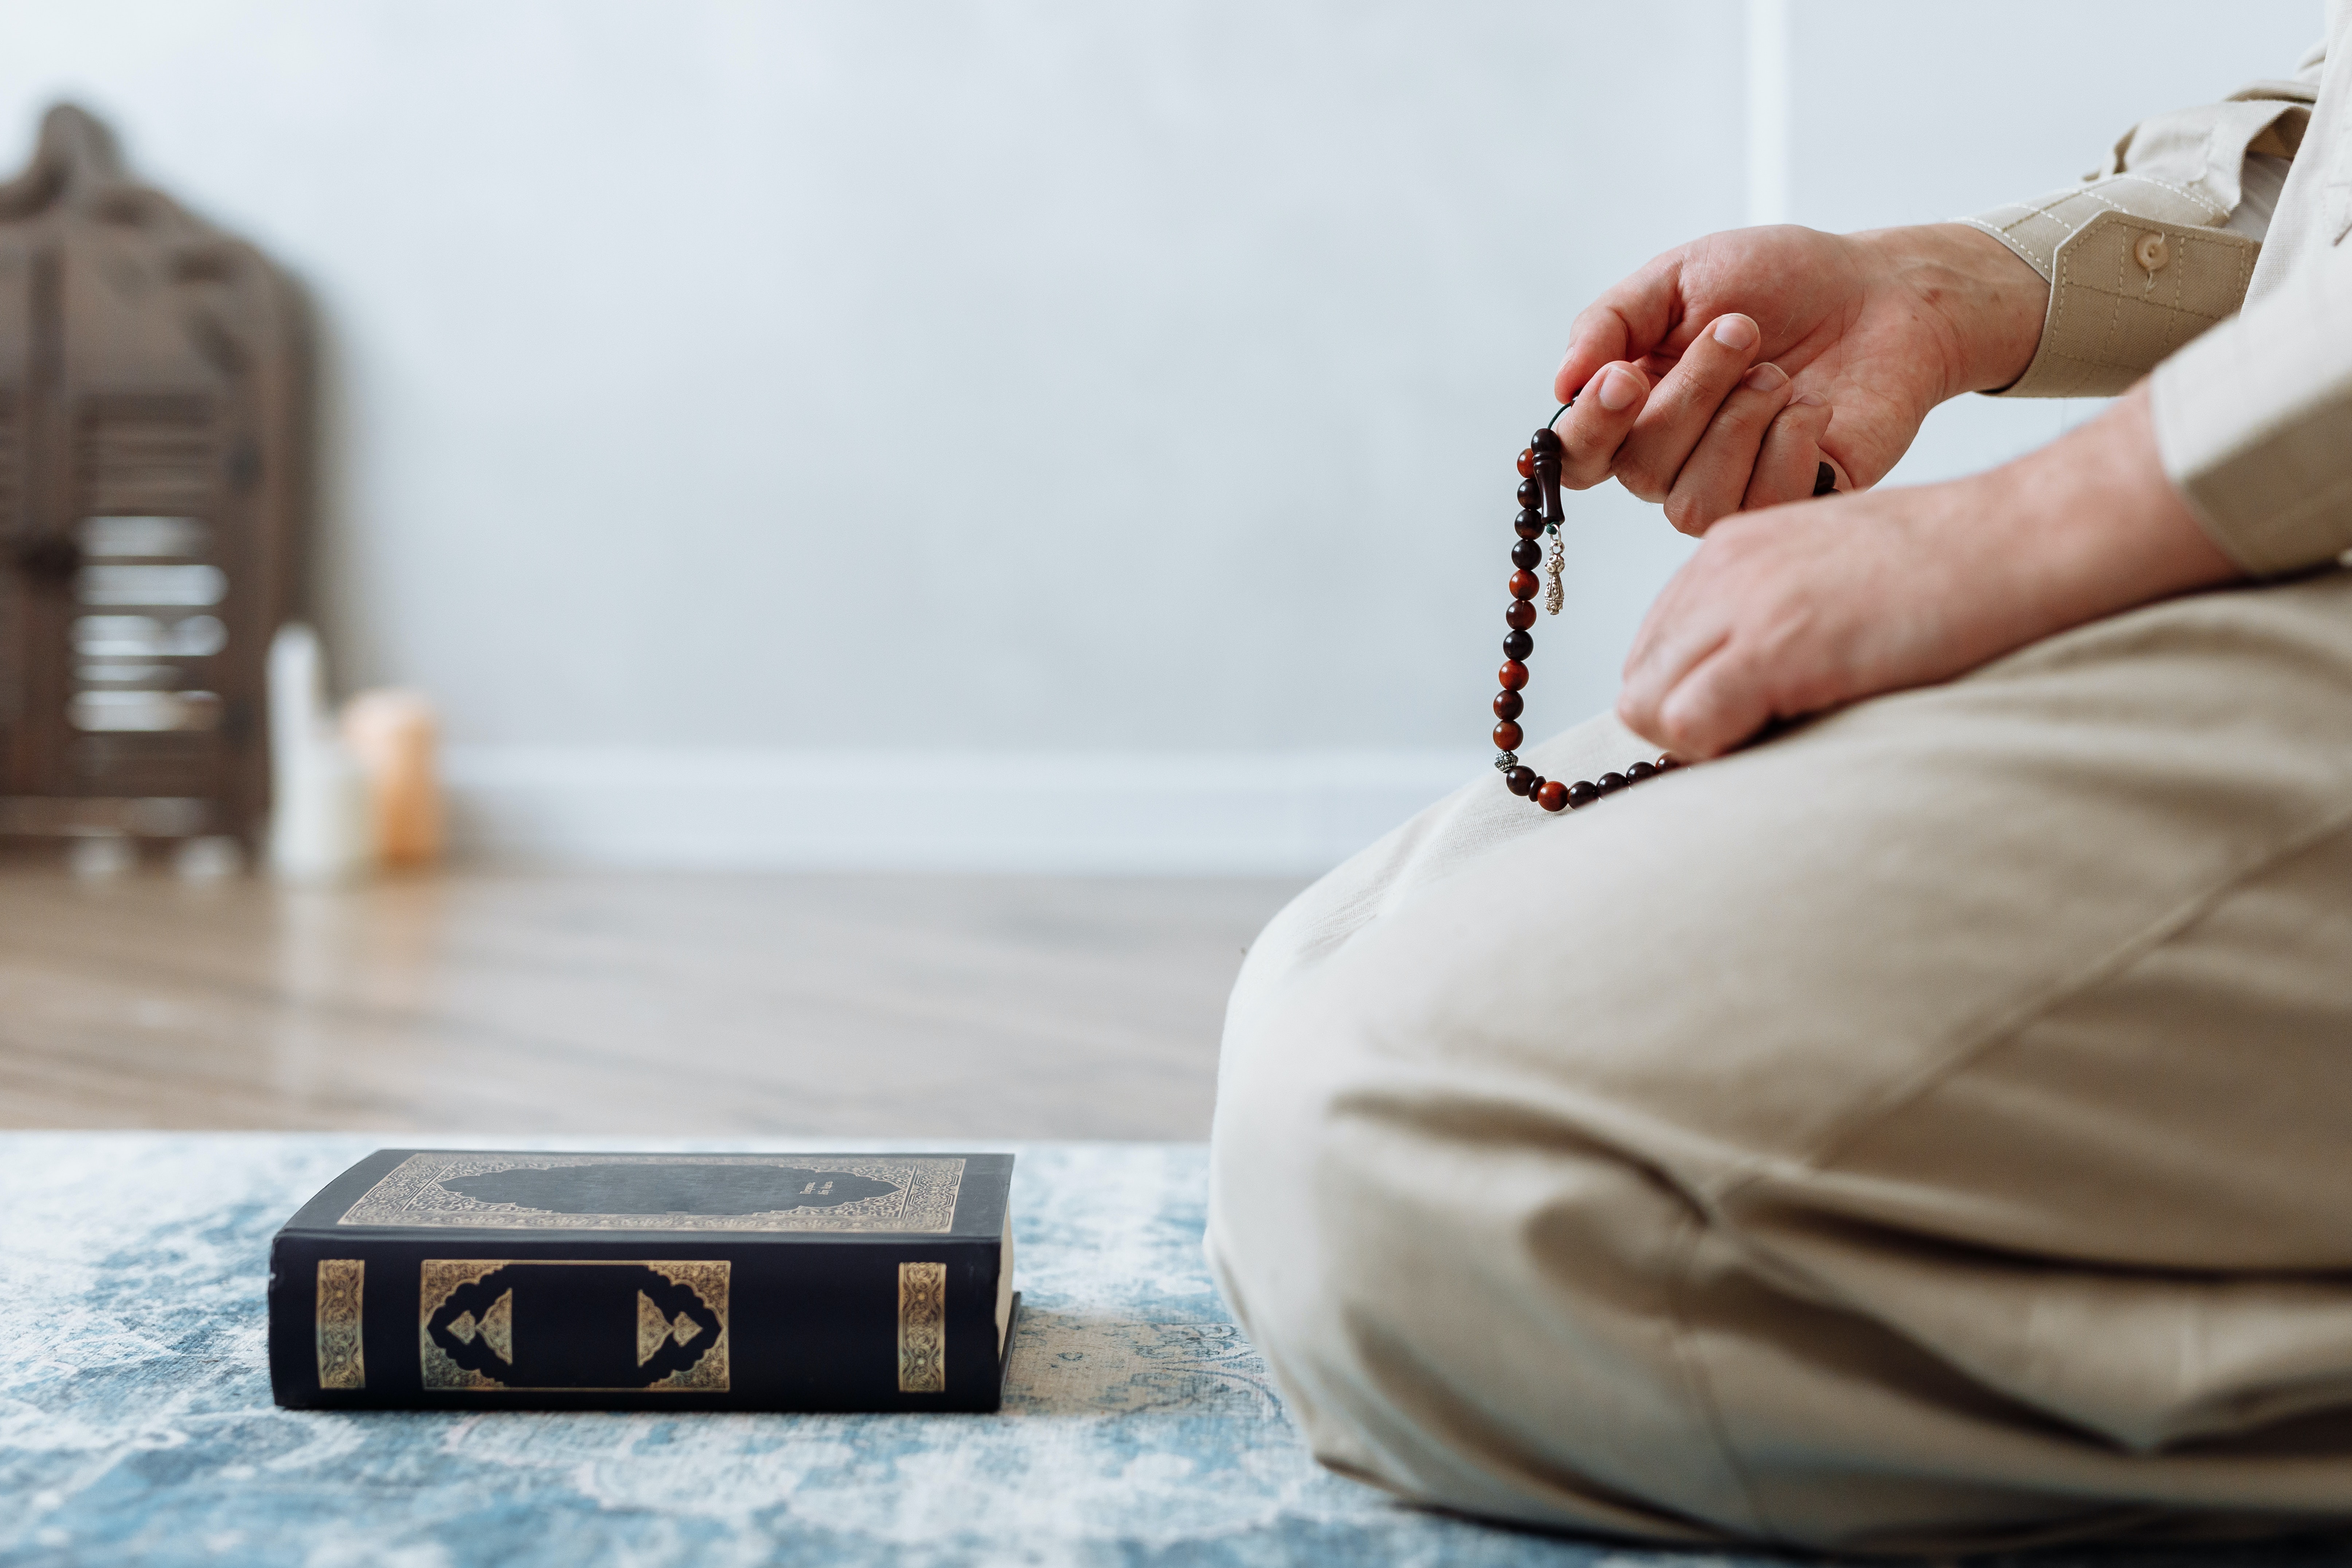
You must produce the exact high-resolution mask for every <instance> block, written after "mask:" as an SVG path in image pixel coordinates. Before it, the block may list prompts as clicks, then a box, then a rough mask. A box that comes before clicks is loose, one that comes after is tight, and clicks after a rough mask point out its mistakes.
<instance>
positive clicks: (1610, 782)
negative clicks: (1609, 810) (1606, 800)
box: [1592, 773, 1625, 795]
mask: <svg viewBox="0 0 2352 1568" xmlns="http://www.w3.org/2000/svg"><path fill="white" fill-rule="evenodd" d="M1592 787H1593V788H1594V789H1597V790H1599V791H1600V792H1601V794H1602V795H1615V794H1616V793H1617V792H1618V791H1619V790H1621V789H1623V788H1624V787H1625V775H1624V774H1623V773H1602V774H1601V776H1600V777H1599V778H1597V779H1594V780H1593V781H1592Z"/></svg>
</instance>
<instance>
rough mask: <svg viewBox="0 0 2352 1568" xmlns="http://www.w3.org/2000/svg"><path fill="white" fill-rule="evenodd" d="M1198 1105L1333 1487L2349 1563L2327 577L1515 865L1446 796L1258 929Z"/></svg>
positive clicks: (1677, 793) (2350, 1183)
mask: <svg viewBox="0 0 2352 1568" xmlns="http://www.w3.org/2000/svg"><path fill="white" fill-rule="evenodd" d="M1640 755H1643V746H1642V745H1641V743H1640V742H1637V741H1635V740H1634V739H1633V738H1632V737H1631V736H1629V735H1627V734H1626V733H1625V732H1624V731H1622V729H1620V728H1619V727H1618V726H1617V725H1616V724H1615V723H1614V722H1613V721H1608V720H1596V721H1592V722H1591V723H1589V724H1586V725H1584V726H1582V727H1581V728H1580V729H1577V730H1574V731H1570V732H1569V733H1567V734H1566V735H1563V736H1560V737H1559V738H1557V739H1555V740H1553V741H1551V742H1547V743H1546V744H1545V745H1543V746H1541V747H1539V748H1538V749H1536V751H1535V752H1534V753H1533V756H1532V761H1533V762H1534V763H1535V765H1536V766H1537V767H1538V769H1539V770H1540V771H1542V772H1543V773H1547V774H1549V775H1550V776H1553V777H1566V778H1576V777H1591V776H1593V775H1594V774H1596V773H1600V772H1601V771H1603V770H1605V769H1607V768H1610V767H1622V766H1623V764H1624V763H1627V762H1629V761H1631V760H1633V758H1635V757H1638V756H1640ZM1224 1053H1225V1054H1224V1059H1223V1068H1222V1078H1221V1081H1220V1085H1219V1092H1218V1105H1217V1121H1216V1133H1215V1147H1214V1152H1213V1194H1212V1200H1211V1208H1210V1223H1209V1243H1208V1245H1209V1252H1210V1258H1211V1261H1212V1263H1213V1266H1214V1267H1215V1268H1216V1270H1217V1272H1218V1277H1219V1279H1220V1281H1221V1282H1222V1284H1223V1288H1224V1289H1225V1291H1226V1294H1227V1296H1228V1298H1229V1300H1231V1302H1232V1304H1233V1306H1234V1310H1236V1311H1237V1312H1238V1314H1239V1315H1240V1318H1241V1321H1243V1322H1244V1324H1245V1325H1246V1326H1247V1328H1248V1331H1249V1332H1250V1333H1251V1335H1252V1336H1253V1337H1254V1338H1255V1341H1256V1342H1257V1343H1258V1345H1259V1347H1260V1348H1261V1349H1262V1350H1263V1351H1264V1352H1265V1356H1266V1358H1267V1360H1268V1362H1269V1363H1270V1364H1271V1366H1272V1367H1273V1369H1274V1372H1275V1375H1276V1379H1277V1381H1278V1383H1279V1385H1280V1387H1281V1388H1282V1390H1283V1392H1284V1394H1285V1395H1286V1399H1287V1401H1288V1404H1289V1406H1290V1408H1291V1410H1292V1412H1293V1414H1294V1415H1296V1417H1297V1420H1298V1421H1299V1423H1300V1424H1301V1426H1303V1428H1304V1430H1305V1432H1306V1433H1307V1436H1308V1438H1309V1440H1310V1441H1311V1442H1312V1443H1313V1445H1314V1447H1315V1449H1316V1451H1317V1453H1318V1455H1319V1456H1320V1457H1321V1458H1323V1459H1324V1460H1325V1462H1327V1463H1328V1464H1330V1465H1331V1466H1333V1467H1335V1468H1339V1469H1341V1470H1343V1471H1346V1472H1348V1473H1350V1474H1353V1475H1357V1476H1360V1477H1362V1478H1363V1479H1368V1480H1372V1481H1376V1482H1378V1483H1380V1484H1382V1485H1384V1486H1387V1487H1390V1488H1392V1489H1396V1490H1397V1491H1399V1492H1402V1493H1403V1494H1405V1495H1407V1496H1410V1497H1413V1498H1417V1499H1423V1500H1428V1501H1431V1502H1434V1503H1438V1504H1442V1505H1445V1506H1448V1507H1451V1508H1455V1509H1460V1510H1468V1511H1470V1512H1474V1513H1479V1514H1486V1515H1490V1516H1496V1517H1500V1518H1505V1519H1510V1520H1517V1521H1534V1522H1538V1523H1542V1524H1549V1525H1557V1526H1565V1527H1570V1528H1574V1529H1584V1530H1594V1531H1604V1532H1610V1533H1616V1534H1622V1535H1628V1536H1634V1537H1643V1538H1648V1539H1652V1540H1664V1541H1718V1540H1723V1539H1726V1538H1738V1539H1751V1540H1760V1541H1767V1542H1785V1543H1790V1544H1796V1545H1802V1546H1807V1547H1826V1548H1845V1549H1853V1550H1879V1551H1934V1552H1944V1551H1950V1550H1958V1549H1966V1548H1973V1547H1981V1546H1990V1545H1996V1544H2007V1543H2014V1542H2030V1541H2037V1540H2045V1539H2053V1538H2062V1537H2067V1536H2077V1535H2094V1534H2128V1533H2133V1532H2136V1531H2162V1532H2166V1533H2170V1534H2175V1535H2178V1534H2180V1533H2184V1532H2191V1531H2212V1532H2217V1533H2222V1532H2238V1531H2264V1530H2275V1529H2287V1528H2294V1527H2300V1526H2309V1525H2313V1524H2315V1523H2321V1522H2331V1521H2345V1520H2352V574H2347V573H2343V572H2330V573H2327V574H2325V575H2322V576H2319V577H2315V578H2306V579H2303V580H2299V581H2296V582H2293V583H2289V584H2284V585H2277V586H2269V587H2260V588H2251V589H2243V590H2235V591H2231V592H2226V593H2216V594H2209V595H2200V596H2197V597H2193V598H2189V599H2183V600H2176V601H2173V602H2170V603H2168V604H2164V605H2156V606H2153V607H2150V608H2147V609H2144V610H2140V611H2137V612H2135V613H2133V614H2130V615H2126V616H2118V617H2116V618H2114V619H2112V620H2108V621H2105V622H2101V623H2099V624H2096V625H2095V626H2087V627H2084V628H2081V629H2078V630H2076V631H2074V632H2070V633H2068V634H2066V635H2064V636H2063V637H2055V638H2053V639H2051V640H2049V641H2047V642H2043V643H2041V644H2038V645H2036V646H2034V647H2030V648H2027V649H2025V650H2023V651H2021V652H2019V653H2017V654H2014V655H2012V656H2011V657H2009V658H2004V659H2002V660H2000V662H1998V663H1996V664H1993V665H1991V666H1989V667H1987V668H1984V669H1981V670H1979V671H1978V672H1976V673H1975V674H1973V675H1971V676H1969V678H1967V679H1962V680H1958V681H1955V682H1953V683H1951V684H1948V685H1946V686H1941V687H1936V688H1931V689H1925V690H1920V691H1915V692H1908V693H1903V694H1898V695H1895V696H1891V697H1886V698H1882V699H1879V700H1874V701H1871V702H1866V703H1863V704H1860V705H1858V706H1856V707H1854V708H1852V709H1850V710H1845V711H1843V712H1842V713H1839V714H1837V715H1834V716H1832V717H1830V718H1828V719H1825V720H1822V721H1819V722H1816V723H1813V724H1811V725H1809V726H1807V727H1804V728H1802V729H1801V730H1799V731H1795V732H1793V733H1790V734H1788V735H1785V736H1783V737H1781V738H1780V739H1778V740H1775V741H1773V742H1770V743H1769V744H1767V745H1763V746H1760V747H1758V748H1755V749H1753V750H1751V751H1749V752H1743V753H1741V754H1738V755H1737V756H1734V757H1731V758H1728V759H1727V760H1724V761H1721V762H1717V763H1709V764H1706V765H1705V766H1702V767H1697V768H1693V769H1689V770H1687V771H1685V772H1683V773H1675V774H1671V775H1668V776H1666V777H1664V778H1661V779H1656V780H1653V781H1651V782H1649V783H1646V784H1642V785H1641V786H1640V787H1638V788H1636V789H1634V790H1633V791H1631V792H1629V793H1627V794H1624V795H1617V796H1614V797H1612V798H1610V799H1608V800H1605V801H1602V802H1601V803H1599V804H1598V805H1594V806H1593V807H1591V808H1590V809H1588V810H1585V811H1580V812H1577V813H1574V814H1572V815H1569V816H1560V817H1552V816H1545V815H1544V814H1542V813H1540V812H1538V811H1536V810H1534V809H1533V808H1531V807H1529V806H1528V805H1526V804H1525V803H1524V802H1522V801H1519V800H1517V799H1514V798H1512V797H1511V796H1509V795H1507V794H1506V793H1505V792H1504V790H1503V788H1502V786H1501V784H1499V783H1498V782H1496V780H1495V779H1494V778H1493V777H1491V776H1482V777H1480V778H1479V779H1478V780H1476V781H1475V782H1474V783H1472V784H1469V785H1466V786H1465V788H1464V789H1463V790H1462V791H1461V792H1460V793H1458V794H1456V795H1454V796H1453V797H1451V798H1449V799H1447V800H1445V801H1444V802H1442V803H1440V804H1439V805H1434V806H1433V807H1431V808H1430V809H1429V810H1428V811H1426V812H1424V813H1423V814H1422V815H1421V816H1418V817H1416V818H1415V819H1414V820H1412V822H1410V823H1408V824H1406V825H1405V826H1403V827H1402V828H1400V829H1398V830H1397V831H1396V832H1394V833H1392V834H1391V835H1390V836H1389V837H1387V838H1385V839H1383V840H1382V841H1381V843H1379V844H1377V845H1375V846H1373V847H1371V848H1370V849H1368V850H1366V851H1365V852H1364V853H1362V854H1361V855H1359V856H1358V857H1356V858H1354V859H1353V860H1351V861H1349V863H1348V864H1347V865H1346V866H1343V867H1342V868H1339V870H1337V871H1335V872H1333V873H1332V874H1331V875H1330V876H1328V877H1327V878H1326V879H1323V880H1322V881H1321V882H1319V883H1318V884H1317V885H1316V886H1315V887H1314V888H1312V889H1309V890H1308V891H1307V892H1306V893H1305V894H1303V895H1302V896H1301V897H1300V898H1299V899H1298V900H1297V902H1295V903H1294V904H1292V905H1291V906H1290V907H1289V908H1288V909H1287V910H1284V911H1283V913H1282V914H1280V915H1279V916H1277V917H1276V920H1275V921H1274V922H1273V923H1272V924H1271V925H1269V926H1268V927H1267V928H1266V930H1265V934H1264V935H1263V936H1262V937H1261V938H1260V939H1259V941H1258V942H1257V943H1256V944H1255V946H1254V947H1253V948H1252V949H1251V952H1250V955H1249V959H1248V962H1247V963H1245V965H1244V968H1243V972H1242V975H1241V979H1240V981H1239V983H1238V984H1237V985H1236V987H1235V989H1234V997H1233V1002H1232V1005H1231V1008H1230V1011H1229V1014H1228V1018H1227V1025H1226V1033H1225V1045H1224Z"/></svg>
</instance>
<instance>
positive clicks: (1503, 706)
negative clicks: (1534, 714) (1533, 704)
mask: <svg viewBox="0 0 2352 1568" xmlns="http://www.w3.org/2000/svg"><path fill="white" fill-rule="evenodd" d="M1527 706H1528V700H1527V699H1526V698H1524V697H1522V696H1520V695H1519V694H1518V693H1517V692H1516V691H1497V692H1496V693H1495V717H1496V718H1497V719H1516V718H1517V717H1518V716H1519V715H1520V714H1521V713H1524V712H1525V711H1527Z"/></svg>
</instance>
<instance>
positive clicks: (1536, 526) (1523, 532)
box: [1511, 508, 1543, 539]
mask: <svg viewBox="0 0 2352 1568" xmlns="http://www.w3.org/2000/svg"><path fill="white" fill-rule="evenodd" d="M1511 527H1512V528H1513V530H1515V531H1517V534H1518V536H1519V537H1520V538H1521V539H1533V538H1534V537H1535V536H1536V535H1537V534H1538V533H1541V532H1542V531H1543V513H1541V512H1539V511H1537V510H1533V509H1531V508H1530V509H1525V510H1521V511H1520V513H1519V515H1518V516H1517V517H1515V518H1513V519H1512V520H1511Z"/></svg>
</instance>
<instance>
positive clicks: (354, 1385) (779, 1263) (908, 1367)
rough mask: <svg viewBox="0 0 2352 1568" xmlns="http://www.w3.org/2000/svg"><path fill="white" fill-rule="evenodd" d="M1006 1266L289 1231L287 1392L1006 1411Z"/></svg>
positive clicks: (676, 1244) (280, 1293) (453, 1404)
mask: <svg viewBox="0 0 2352 1568" xmlns="http://www.w3.org/2000/svg"><path fill="white" fill-rule="evenodd" d="M1003 1261H1004V1260H1003V1251H1002V1249H1001V1247H999V1246H998V1245H997V1244H995V1243H991V1242H986V1241H982V1240H980V1239H978V1238H963V1237H940V1238H928V1237H927V1238H920V1239H917V1238H897V1237H874V1238H866V1237H859V1238H856V1239H850V1240H830V1239H829V1240H824V1241H807V1240H800V1239H797V1238H796V1239H794V1240H793V1241H791V1242H788V1243H781V1244H780V1243H777V1242H774V1241H763V1240H751V1241H743V1242H737V1243H733V1244H731V1245H730V1244H727V1243H719V1244H714V1243H712V1242H711V1241H709V1240H708V1239H704V1238H697V1239H694V1240H692V1241H687V1240H681V1239H678V1238H676V1237H646V1236H645V1235H644V1234H643V1233H638V1234H636V1235H635V1236H633V1237H630V1238H628V1239H625V1240H624V1239H619V1238H599V1239H595V1240H585V1241H583V1240H579V1239H572V1238H568V1237H551V1236H550V1235H548V1234H547V1233H544V1232H538V1233H530V1236H529V1238H528V1239H523V1238H520V1237H519V1238H517V1239H516V1240H514V1241H511V1242H506V1243H502V1244H500V1245H499V1246H497V1247H494V1248H492V1247H485V1246H483V1245H482V1244H481V1242H480V1239H479V1237H470V1236H469V1237H467V1240H466V1241H465V1242H464V1243H463V1244H457V1245H453V1244H451V1243H450V1242H447V1241H440V1242H436V1241H434V1240H432V1239H430V1238H429V1237H419V1236H418V1235H417V1234H416V1233H415V1232H404V1233H399V1234H397V1235H394V1236H385V1235H383V1234H381V1233H379V1234H377V1235H374V1236H372V1237H352V1236H348V1235H336V1234H333V1233H326V1232H319V1231H295V1230H288V1231H285V1232H281V1233H280V1234H279V1236H278V1239H277V1242H276V1245H275V1246H274V1247H272V1249H271V1254H270V1271H269V1372H270V1386H271V1390H272V1392H273V1394H275V1396H276V1398H277V1401H278V1404H280V1405H287V1406H290V1407H294V1408H305V1409H309V1408H374V1409H388V1408H390V1409H420V1408H428V1409H437V1408H446V1409H477V1410H478V1409H495V1408H514V1407H530V1408H540V1409H595V1410H615V1409H625V1410H651V1409H662V1410H697V1409H699V1410H993V1409H995V1408H996V1406H997V1403H998V1398H999V1393H1000V1389H1001V1385H1002V1373H1003V1343H1002V1342H1001V1341H1000V1339H999V1334H998V1316H997V1286H998V1276H999V1272H1000V1270H1001V1269H1002V1268H1003Z"/></svg>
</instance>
